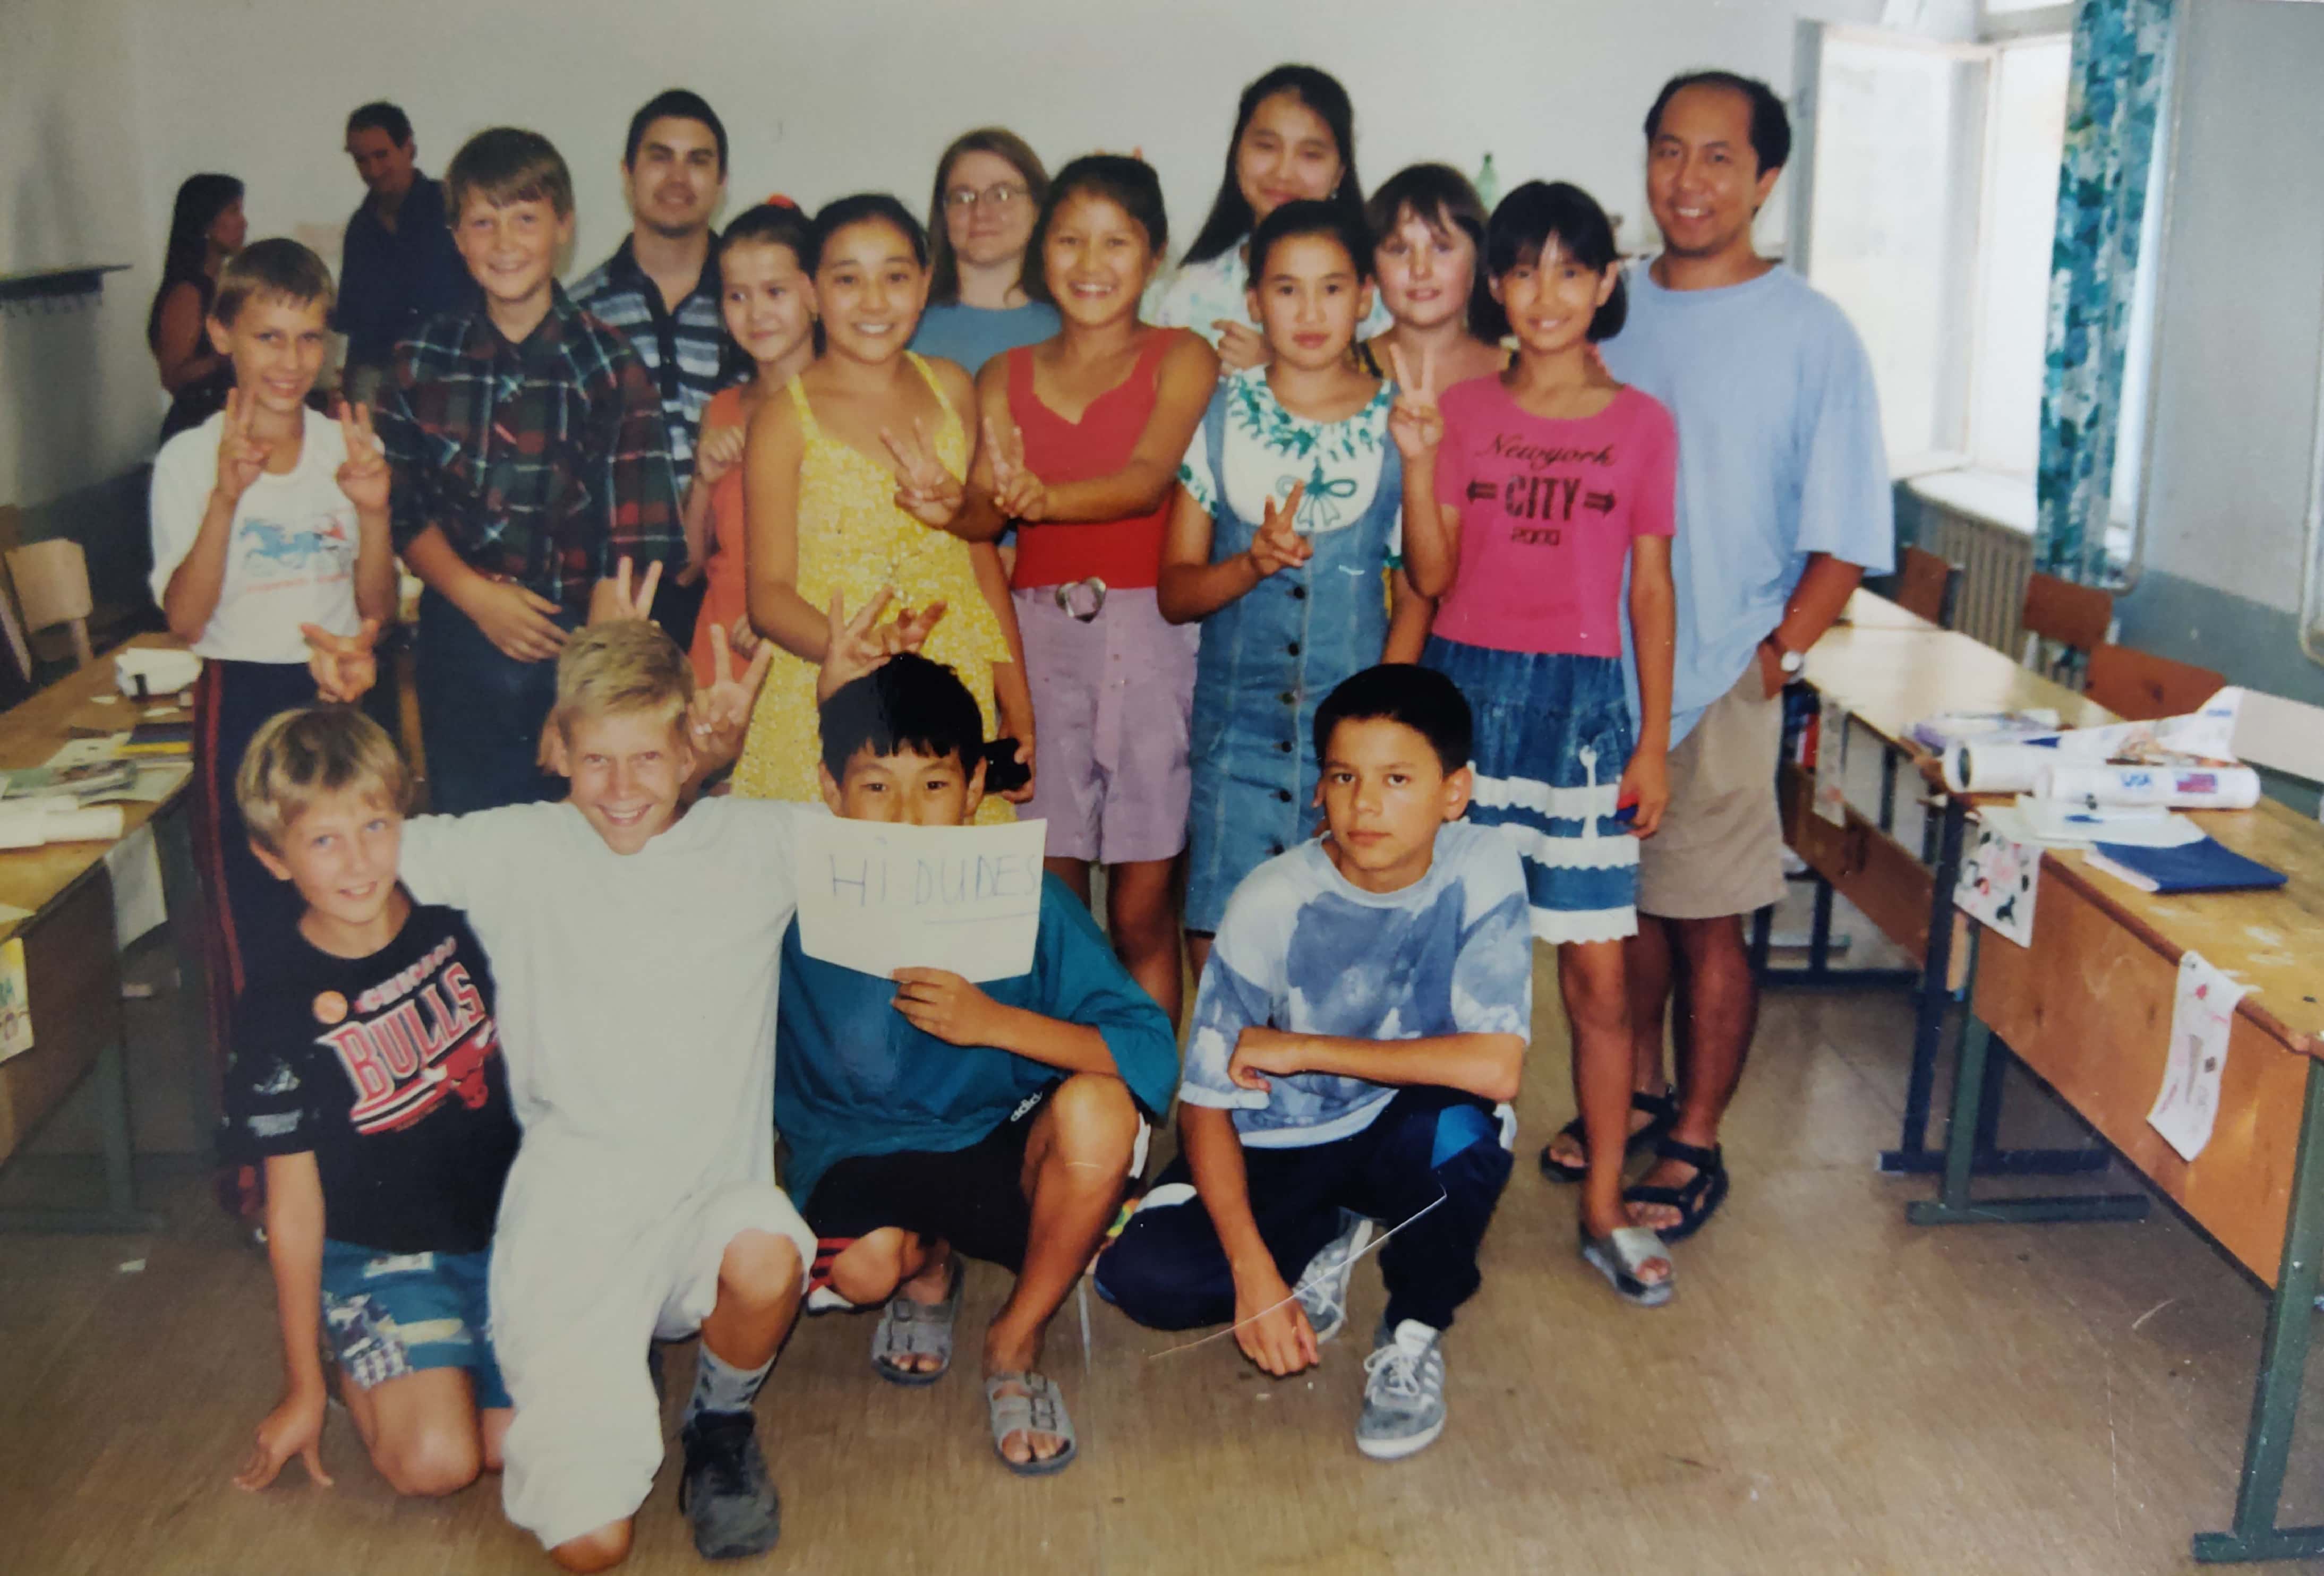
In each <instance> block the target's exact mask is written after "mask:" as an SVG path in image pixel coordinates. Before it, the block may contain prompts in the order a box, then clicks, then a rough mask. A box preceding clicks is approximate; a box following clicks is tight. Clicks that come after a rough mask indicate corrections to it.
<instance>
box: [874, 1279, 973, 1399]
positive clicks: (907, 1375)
mask: <svg viewBox="0 0 2324 1576" xmlns="http://www.w3.org/2000/svg"><path fill="white" fill-rule="evenodd" d="M963 1278H964V1277H963V1276H962V1274H961V1266H960V1260H959V1259H958V1258H954V1260H953V1264H952V1289H951V1290H950V1291H947V1292H946V1293H945V1299H944V1301H943V1302H941V1303H916V1302H914V1301H912V1299H911V1298H909V1297H908V1296H906V1295H904V1293H903V1290H902V1288H901V1287H899V1288H898V1289H897V1292H896V1295H894V1296H892V1297H890V1298H889V1299H888V1305H887V1306H886V1307H885V1308H882V1309H881V1311H880V1327H879V1328H878V1329H877V1330H874V1331H873V1332H871V1368H872V1371H873V1372H875V1373H877V1374H878V1375H879V1376H880V1377H881V1378H883V1379H885V1380H887V1381H888V1382H889V1383H890V1384H891V1385H933V1384H935V1383H936V1381H937V1380H938V1379H940V1378H944V1377H945V1373H946V1372H947V1371H948V1370H949V1369H951V1368H952V1344H953V1341H952V1337H953V1324H954V1322H955V1321H956V1320H958V1319H959V1317H960V1284H961V1281H962V1279H963ZM904 1357H933V1358H935V1359H936V1367H934V1368H932V1369H909V1368H899V1367H898V1366H896V1359H898V1358H904Z"/></svg>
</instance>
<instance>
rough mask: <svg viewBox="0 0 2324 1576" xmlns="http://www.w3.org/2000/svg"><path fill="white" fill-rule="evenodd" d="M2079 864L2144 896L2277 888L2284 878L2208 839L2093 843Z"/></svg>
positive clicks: (2214, 839)
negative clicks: (2143, 844)
mask: <svg viewBox="0 0 2324 1576" xmlns="http://www.w3.org/2000/svg"><path fill="white" fill-rule="evenodd" d="M2084 862H2086V863H2088V864H2089V866H2090V867H2091V868H2092V869H2095V870H2102V871H2106V873H2107V874H2108V875H2110V876H2113V877H2115V878H2116V879H2117V880H2125V881H2128V882H2129V883H2130V884H2131V885H2132V886H2134V887H2136V888H2138V889H2140V890H2141V891H2144V892H2244V891H2255V890H2260V889H2265V888H2269V887H2280V886H2282V885H2283V883H2284V880H2285V879H2286V878H2285V876H2284V873H2283V872H2282V871H2279V870H2270V869H2269V868H2268V867H2267V866H2265V865H2264V864H2262V863H2260V862H2258V861H2257V860H2252V859H2246V858H2245V857H2244V856H2243V855H2242V854H2240V853H2236V852H2235V851H2234V850H2233V849H2231V848H2227V847H2224V846H2222V845H2221V844H2220V843H2219V842H2218V839H2217V838H2213V837H2206V838H2204V839H2202V840H2201V841H2200V842H2199V843H2184V844H2182V845H2181V846H2180V847H2177V848H2140V847H2136V846H2135V845H2133V844H2130V843H2094V844H2093V845H2092V846H2091V849H2090V852H2089V854H2087V855H2086V856H2085V859H2084Z"/></svg>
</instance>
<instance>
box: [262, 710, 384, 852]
mask: <svg viewBox="0 0 2324 1576" xmlns="http://www.w3.org/2000/svg"><path fill="white" fill-rule="evenodd" d="M349 789H353V790H354V791H355V792H356V793H359V794H362V795H364V796H365V797H368V798H373V799H376V800H377V801H378V802H379V803H381V804H383V805H385V806H388V807H389V808H391V809H392V810H393V811H394V812H395V813H396V814H397V815H399V816H401V815H405V814H408V813H409V812H410V808H411V774H410V772H409V771H407V770H405V769H404V765H403V757H402V756H401V755H399V754H397V753H396V751H395V741H393V740H392V739H390V738H389V737H388V736H387V730H385V729H384V728H383V727H381V726H380V725H379V724H378V723H374V722H373V721H372V720H371V719H370V718H369V717H367V716H365V715H364V714H363V713H361V712H359V711H357V710H355V708H354V707H353V706H322V705H317V706H300V707H297V708H295V709H294V710H291V711H287V712H277V713H276V714H274V715H273V716H272V717H269V718H268V719H267V720H266V723H265V725H264V726H263V727H262V728H260V729H259V730H258V733H257V736H256V737H254V739H252V740H251V742H250V748H249V749H248V750H246V751H244V752H243V757H242V768H241V770H239V771H237V772H236V773H235V779H234V797H235V804H236V805H237V806H240V808H241V810H242V822H243V825H244V826H246V827H247V828H249V831H250V835H251V836H252V837H253V838H254V839H255V840H256V841H257V842H258V843H261V844H263V846H265V847H266V848H268V849H271V850H272V851H273V852H275V853H281V851H282V836H283V834H284V833H286V832H288V831H289V830H290V829H291V824H292V823H294V822H296V821H297V820H298V819H299V817H300V816H303V815H305V814H306V813H307V811H308V810H309V808H310V807H311V806H313V805H314V803H315V801H316V800H317V799H318V798H320V797H323V796H324V795H325V794H336V793H344V792H346V791H348V790H349Z"/></svg>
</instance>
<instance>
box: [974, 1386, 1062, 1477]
mask: <svg viewBox="0 0 2324 1576" xmlns="http://www.w3.org/2000/svg"><path fill="white" fill-rule="evenodd" d="M1003 1385H1016V1386H1018V1387H1021V1388H1022V1389H1023V1390H1024V1391H1025V1394H1023V1395H1021V1396H1004V1395H1002V1394H1001V1387H1002V1386H1003ZM984 1409H985V1414H986V1415H987V1417H988V1418H989V1419H990V1420H991V1424H992V1453H993V1454H994V1455H996V1456H999V1457H1000V1458H1001V1465H1002V1466H1004V1467H1006V1468H1008V1469H1009V1470H1010V1471H1012V1472H1014V1473H1016V1474H1017V1475H1018V1476H1019V1477H1020V1478H1046V1477H1047V1476H1048V1475H1049V1474H1050V1473H1051V1472H1062V1471H1064V1470H1065V1469H1066V1468H1067V1467H1069V1466H1071V1465H1073V1462H1074V1457H1075V1456H1076V1455H1079V1454H1080V1453H1081V1445H1080V1444H1079V1442H1076V1441H1075V1439H1074V1420H1073V1419H1072V1418H1071V1417H1068V1416H1066V1415H1065V1396H1062V1395H1060V1394H1059V1393H1058V1391H1057V1387H1056V1385H1054V1384H1052V1383H1051V1382H1050V1381H1049V1379H1048V1378H1047V1375H1044V1374H1037V1373H1030V1372H1027V1373H1021V1374H1012V1373H999V1374H988V1375H987V1376H986V1377H985V1380H984ZM1012 1433H1054V1434H1056V1436H1057V1437H1058V1438H1060V1439H1062V1440H1064V1441H1065V1449H1063V1450H1061V1451H1059V1452H1057V1453H1056V1455H1053V1456H1051V1457H1050V1458H1049V1459H1048V1460H1047V1461H1043V1460H1041V1459H1040V1458H1039V1457H1038V1456H1036V1457H1034V1458H1032V1459H1031V1460H1029V1461H1010V1459H1009V1457H1008V1454H1007V1453H1006V1452H1003V1451H1002V1450H1001V1441H1002V1440H1004V1439H1007V1438H1008V1437H1009V1436H1010V1434H1012Z"/></svg>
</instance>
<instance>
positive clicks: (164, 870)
mask: <svg viewBox="0 0 2324 1576" xmlns="http://www.w3.org/2000/svg"><path fill="white" fill-rule="evenodd" d="M152 827H153V842H154V846H155V851H156V852H157V853H160V855H161V903H162V907H163V908H164V909H166V910H167V911H168V914H169V926H170V952H171V956H172V957H173V958H174V959H175V960H176V962H177V965H178V1015H179V1018H180V1022H181V1024H182V1025H183V1031H182V1032H183V1034H184V1037H185V1046H186V1070H187V1073H188V1074H189V1079H190V1086H191V1089H192V1092H193V1106H192V1111H193V1113H194V1123H195V1128H196V1130H197V1132H198V1134H199V1136H200V1138H201V1141H202V1142H203V1143H205V1144H207V1143H208V1142H209V1141H210V1139H211V1136H212V1135H214V1134H215V1133H216V1132H217V1127H218V1067H219V1065H220V1062H221V1058H220V1057H219V1055H218V1047H217V1046H214V1045H212V1044H211V1043H210V1003H209V991H210V977H209V959H208V954H207V953H206V952H204V950H203V947H202V926H204V925H205V924H206V923H207V920H206V918H205V917H204V914H203V909H202V887H201V875H200V872H199V871H198V870H197V869H196V867H195V864H194V842H193V825H192V822H191V820H190V818H189V811H188V809H187V808H186V802H185V801H184V800H183V799H182V798H181V799H180V801H179V802H178V803H177V804H175V805H172V806H171V807H170V808H169V809H168V810H166V811H164V812H163V813H162V814H161V815H159V816H155V817H154V818H153V822H152Z"/></svg>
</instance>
